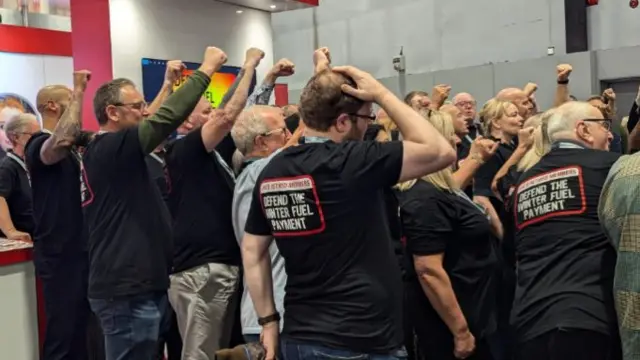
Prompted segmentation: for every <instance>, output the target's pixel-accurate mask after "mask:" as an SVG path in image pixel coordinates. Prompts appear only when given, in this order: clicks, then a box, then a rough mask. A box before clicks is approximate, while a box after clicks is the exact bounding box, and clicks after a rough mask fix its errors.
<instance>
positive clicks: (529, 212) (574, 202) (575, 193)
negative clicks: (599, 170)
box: [514, 166, 587, 230]
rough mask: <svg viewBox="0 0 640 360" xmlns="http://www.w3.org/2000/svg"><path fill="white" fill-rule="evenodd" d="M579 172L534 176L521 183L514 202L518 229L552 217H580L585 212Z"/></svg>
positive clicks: (574, 168) (568, 170) (567, 169)
mask: <svg viewBox="0 0 640 360" xmlns="http://www.w3.org/2000/svg"><path fill="white" fill-rule="evenodd" d="M586 203H587V202H586V197H585V194H584V181H583V179H582V170H581V168H580V167H578V166H570V167H565V168H562V169H557V170H553V171H549V172H546V173H544V174H540V175H536V176H534V177H532V178H529V179H527V180H525V181H524V182H522V183H521V184H520V185H519V186H518V188H517V190H516V197H515V201H514V213H515V217H516V219H515V220H516V225H517V227H518V229H519V230H521V229H523V228H524V227H526V226H528V225H531V224H535V223H537V222H540V221H543V220H546V219H550V218H553V217H556V216H569V215H578V214H582V213H583V212H584V211H585V210H586Z"/></svg>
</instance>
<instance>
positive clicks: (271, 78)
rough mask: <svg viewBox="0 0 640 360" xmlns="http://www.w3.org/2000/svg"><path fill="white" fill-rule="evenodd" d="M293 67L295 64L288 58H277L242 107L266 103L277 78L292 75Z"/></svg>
mask: <svg viewBox="0 0 640 360" xmlns="http://www.w3.org/2000/svg"><path fill="white" fill-rule="evenodd" d="M295 67H296V66H295V65H294V64H293V63H292V62H291V61H290V60H289V59H280V60H278V62H276V63H275V65H273V67H272V68H271V70H269V72H268V73H267V76H265V77H264V80H263V81H262V85H260V86H258V88H257V89H255V90H254V91H253V93H252V94H251V95H250V96H249V99H247V103H246V105H245V107H244V108H245V109H247V108H249V107H251V106H253V105H268V104H269V99H271V94H272V93H273V89H274V88H275V86H276V81H278V78H280V77H283V76H291V75H293V73H294V72H295Z"/></svg>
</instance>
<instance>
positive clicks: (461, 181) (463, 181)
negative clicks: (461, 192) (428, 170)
mask: <svg viewBox="0 0 640 360" xmlns="http://www.w3.org/2000/svg"><path fill="white" fill-rule="evenodd" d="M481 165H482V163H481V162H480V161H479V160H477V159H475V158H472V157H471V156H469V157H467V158H466V159H465V160H464V161H463V162H462V164H460V168H459V169H458V171H456V172H454V173H453V175H452V177H453V181H454V182H455V183H456V184H457V185H458V187H459V188H460V189H463V188H465V187H467V186H468V185H469V184H470V183H471V180H473V176H474V175H475V173H476V171H478V169H480V166H481Z"/></svg>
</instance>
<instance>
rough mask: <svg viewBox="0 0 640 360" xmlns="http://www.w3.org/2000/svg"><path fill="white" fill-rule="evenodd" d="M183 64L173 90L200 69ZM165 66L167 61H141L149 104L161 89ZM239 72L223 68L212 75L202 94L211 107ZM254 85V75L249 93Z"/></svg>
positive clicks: (230, 67)
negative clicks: (184, 67)
mask: <svg viewBox="0 0 640 360" xmlns="http://www.w3.org/2000/svg"><path fill="white" fill-rule="evenodd" d="M184 64H185V66H186V69H185V70H184V71H183V72H182V78H181V79H180V80H179V81H177V82H176V83H175V84H173V89H174V90H175V89H177V88H179V87H180V86H182V84H184V82H185V81H186V80H187V78H188V77H189V76H190V75H191V74H192V73H193V72H194V71H195V70H197V69H198V68H199V67H200V64H197V63H190V62H185V63H184ZM166 66H167V60H159V59H149V58H143V59H142V87H143V89H144V98H145V100H146V101H147V102H149V103H150V102H152V101H153V99H154V98H155V97H156V95H157V94H158V92H159V91H160V89H161V88H162V83H163V81H164V73H165V69H166ZM239 72H240V68H239V67H236V66H223V67H222V68H220V70H219V71H218V72H217V73H215V74H213V76H212V77H211V83H210V84H209V87H208V88H207V91H206V92H205V93H204V96H205V97H206V98H207V100H209V102H210V103H211V106H212V107H214V108H216V107H218V104H220V102H221V101H222V98H223V97H224V95H225V94H226V93H227V91H228V90H229V88H230V87H231V85H232V84H233V82H234V80H235V79H236V77H237V76H238V73H239ZM255 85H256V78H255V75H254V77H253V79H252V82H251V88H250V90H249V93H251V92H252V91H253V87H254V86H255Z"/></svg>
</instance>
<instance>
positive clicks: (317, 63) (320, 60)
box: [313, 47, 331, 73]
mask: <svg viewBox="0 0 640 360" xmlns="http://www.w3.org/2000/svg"><path fill="white" fill-rule="evenodd" d="M330 65H331V52H329V48H328V47H321V48H319V49H317V50H316V51H314V52H313V66H314V70H315V73H319V72H321V71H324V70H326V69H328V68H329V66H330Z"/></svg>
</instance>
